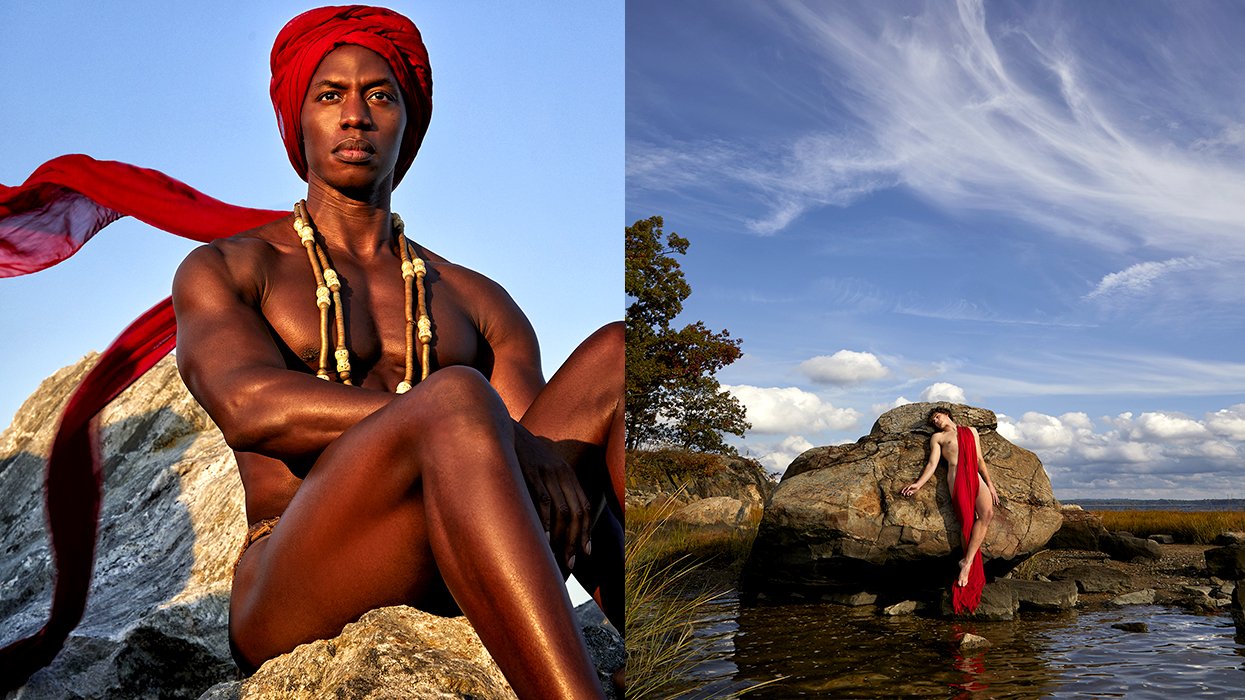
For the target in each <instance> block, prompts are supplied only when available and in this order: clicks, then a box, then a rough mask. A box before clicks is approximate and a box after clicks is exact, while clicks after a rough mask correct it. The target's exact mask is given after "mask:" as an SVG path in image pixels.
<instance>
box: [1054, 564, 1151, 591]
mask: <svg viewBox="0 0 1245 700" xmlns="http://www.w3.org/2000/svg"><path fill="white" fill-rule="evenodd" d="M1050 578H1051V579H1052V580H1055V581H1075V582H1076V587H1077V590H1079V591H1080V592H1081V593H1117V594H1118V593H1125V592H1127V591H1129V590H1131V589H1132V577H1131V576H1129V575H1128V574H1126V573H1124V572H1122V571H1116V570H1115V569H1112V568H1110V567H1107V566H1097V565H1094V564H1079V565H1077V566H1070V567H1068V568H1066V569H1062V570H1060V571H1056V572H1054V573H1052V574H1051V575H1050Z"/></svg>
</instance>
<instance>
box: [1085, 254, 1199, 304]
mask: <svg viewBox="0 0 1245 700" xmlns="http://www.w3.org/2000/svg"><path fill="white" fill-rule="evenodd" d="M1209 266H1210V263H1209V262H1208V261H1206V260H1200V259H1198V258H1194V257H1183V258H1172V259H1171V260H1164V261H1162V262H1144V263H1138V264H1136V265H1132V266H1130V267H1128V268H1125V269H1123V270H1120V271H1119V272H1112V273H1110V274H1108V275H1106V276H1104V277H1103V278H1102V279H1101V280H1100V281H1099V282H1098V284H1097V285H1096V286H1095V287H1094V289H1093V291H1091V292H1090V293H1089V294H1087V295H1085V298H1086V299H1103V298H1110V297H1116V296H1119V295H1128V294H1137V293H1139V292H1143V291H1145V290H1147V289H1149V288H1150V287H1151V286H1152V285H1153V284H1154V283H1155V281H1157V280H1158V279H1160V278H1162V277H1166V276H1168V275H1171V274H1174V273H1177V272H1184V271H1186V270H1201V269H1204V268H1206V267H1209Z"/></svg>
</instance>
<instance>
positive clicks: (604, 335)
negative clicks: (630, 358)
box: [579, 321, 627, 371]
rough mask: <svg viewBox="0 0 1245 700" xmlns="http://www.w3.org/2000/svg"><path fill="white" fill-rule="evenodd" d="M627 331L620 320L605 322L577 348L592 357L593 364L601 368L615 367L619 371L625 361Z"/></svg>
mask: <svg viewBox="0 0 1245 700" xmlns="http://www.w3.org/2000/svg"><path fill="white" fill-rule="evenodd" d="M626 347H627V331H626V326H624V325H623V322H622V321H614V322H612V323H607V324H605V325H604V326H601V327H600V328H598V329H597V330H596V331H595V332H594V333H593V334H592V335H590V336H588V337H587V339H585V340H584V342H582V343H580V346H579V350H580V351H582V352H584V353H585V354H586V355H587V356H588V357H589V358H591V359H592V362H593V364H595V365H596V366H597V367H600V368H601V369H602V370H610V369H617V370H618V371H621V370H622V369H623V366H624V362H625V361H626V354H627V350H626Z"/></svg>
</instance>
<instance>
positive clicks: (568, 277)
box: [0, 0, 624, 425]
mask: <svg viewBox="0 0 1245 700" xmlns="http://www.w3.org/2000/svg"><path fill="white" fill-rule="evenodd" d="M314 6H315V4H314V3H306V2H262V3H257V2H239V1H226V2H212V3H167V2H154V1H152V0H143V1H139V2H125V3H80V2H42V3H38V6H37V9H36V8H35V6H34V5H31V4H29V3H4V4H0V26H3V27H4V28H5V31H4V34H5V38H4V41H3V42H0V68H3V72H4V75H5V80H6V92H7V94H8V96H9V99H8V101H7V102H8V110H7V113H8V114H9V119H8V122H7V124H6V126H5V128H3V129H0V153H3V157H0V183H4V184H6V185H16V184H19V183H20V182H21V181H23V180H25V179H26V177H27V176H28V175H29V174H30V173H31V171H33V170H34V169H35V168H36V167H38V165H39V164H41V163H42V162H44V161H45V160H48V159H50V158H52V157H55V156H58V155H61V154H64V153H75V152H80V153H86V154H89V155H92V156H94V157H97V158H101V159H115V160H123V161H127V162H131V163H134V164H136V165H141V166H145V167H152V168H157V169H160V170H163V171H165V172H166V173H168V174H170V175H172V176H173V177H176V178H178V179H180V180H183V181H184V182H187V183H189V184H191V185H193V186H195V187H197V188H199V189H201V190H202V191H204V192H206V193H208V194H210V195H212V196H215V197H218V198H220V199H224V200H226V201H229V202H232V203H235V204H242V205H247V206H255V207H263V208H271V209H285V208H288V207H292V205H293V203H294V202H295V201H296V200H297V199H299V198H301V197H303V196H305V195H306V185H305V184H304V183H303V182H302V181H301V180H300V179H299V178H298V176H297V175H296V174H295V173H294V172H293V170H292V168H291V167H290V165H289V162H288V160H287V158H286V155H285V151H284V149H283V147H282V145H281V142H280V138H279V135H278V131H277V125H276V120H275V117H274V116H273V110H272V105H271V102H270V100H269V98H268V79H269V72H268V56H269V51H270V50H271V47H272V41H273V39H274V38H275V37H276V34H277V32H278V31H279V30H280V28H281V27H282V25H284V24H285V22H286V21H287V20H289V19H290V18H291V17H293V16H294V15H296V14H298V13H299V12H302V11H303V10H306V9H308V8H310V7H314ZM390 6H391V7H393V8H394V9H396V10H399V11H401V12H403V13H404V14H407V15H408V16H409V17H411V18H412V19H413V20H414V21H415V23H416V24H417V25H419V27H420V29H421V32H422V33H423V37H424V41H425V43H426V44H427V46H428V50H429V54H430V58H431V61H432V67H433V77H434V105H435V106H434V111H433V118H432V124H431V127H430V129H429V132H428V136H427V138H426V139H425V141H424V145H423V148H422V150H421V151H420V154H419V157H418V158H417V159H416V161H415V164H414V166H413V167H412V169H411V171H410V173H409V174H408V175H407V177H406V179H405V180H404V181H403V183H402V185H401V186H400V187H399V188H398V189H397V190H396V191H395V193H394V199H393V205H394V209H395V210H396V211H398V212H399V213H401V214H402V216H403V218H404V219H405V220H406V222H407V232H408V235H409V236H411V237H413V238H415V239H416V240H418V241H420V242H421V243H423V244H425V245H427V246H428V247H429V248H431V249H432V250H435V251H437V252H438V253H440V254H442V255H444V256H446V257H448V258H450V259H451V260H454V261H456V262H460V263H463V264H466V265H467V266H469V267H472V268H474V269H476V270H479V271H481V272H483V273H485V274H486V275H489V276H490V277H492V278H493V279H495V280H497V281H499V282H500V283H501V284H502V285H503V286H504V287H505V288H506V289H507V290H508V291H509V292H510V293H511V295H512V296H513V297H514V298H515V299H516V301H518V303H519V305H520V306H521V307H522V308H523V309H524V310H525V311H526V312H527V314H528V316H529V318H530V319H531V321H532V323H533V325H534V326H535V328H536V331H537V333H538V335H539V336H540V340H541V345H542V350H543V359H544V363H545V367H546V375H549V374H551V373H552V371H553V370H554V369H556V368H557V366H558V365H559V364H561V362H562V360H564V359H565V358H566V356H567V355H569V354H570V352H571V351H572V350H573V349H574V347H575V346H576V345H577V344H578V342H579V341H580V340H582V339H583V338H585V337H586V336H587V335H588V334H590V333H591V332H592V331H593V330H595V329H596V328H598V327H599V326H601V325H602V324H604V323H606V322H608V321H611V320H616V319H619V318H621V317H622V306H623V305H622V299H621V294H620V290H621V288H622V262H621V259H622V239H621V236H620V234H619V225H618V220H617V219H616V218H614V217H615V216H617V215H618V211H619V208H620V206H621V202H622V200H623V162H624V161H623V145H624V140H623V139H624V130H623V87H622V81H623V72H624V66H623V23H624V22H623V11H622V7H621V6H615V4H613V3H602V4H599V5H598V4H591V5H589V4H570V3H557V4H555V3H540V4H536V5H532V6H529V5H527V4H524V5H522V6H520V5H506V4H498V3H458V2H449V1H448V0H447V1H444V2H420V3H413V2H398V3H393V4H391V5H390ZM194 245H196V244H194V243H193V242H190V241H183V240H181V239H177V238H174V237H172V236H169V235H167V234H164V233H162V232H157V231H154V230H153V229H150V228H149V227H146V226H144V225H143V224H140V223H138V222H135V221H133V220H129V219H122V220H121V221H119V222H117V223H115V224H113V225H111V226H109V227H108V228H106V229H105V230H104V231H103V232H102V233H101V234H100V235H99V236H97V237H96V238H95V239H94V240H92V241H91V242H90V243H88V244H87V245H86V247H85V248H83V250H82V251H81V252H80V253H79V254H78V255H77V256H75V257H74V258H71V259H70V260H69V261H67V262H65V263H62V264H61V265H59V266H57V267H54V268H52V269H49V270H46V271H44V272H41V273H39V274H36V275H31V276H29V277H25V278H15V279H2V280H0V327H3V328H5V329H6V332H7V333H8V334H9V338H10V339H9V342H7V343H6V361H5V362H4V363H3V366H0V386H3V389H0V424H5V425H7V423H8V420H9V419H10V417H11V416H12V415H13V414H14V413H15V412H16V411H17V409H18V407H19V406H20V404H21V402H22V401H24V400H25V399H26V397H27V396H28V395H29V394H30V392H31V391H33V390H34V389H35V387H36V386H38V383H39V381H40V380H42V379H43V378H44V377H46V376H47V375H49V374H51V373H52V372H53V371H55V370H56V369H58V368H59V367H62V366H64V365H66V364H69V363H71V362H75V361H77V360H78V359H79V358H81V357H82V355H84V354H85V353H86V352H88V351H90V350H93V349H94V350H102V349H103V348H104V347H106V346H107V345H108V344H109V343H110V342H111V341H112V339H113V338H114V337H115V336H116V334H117V333H118V332H119V331H120V330H121V329H122V328H124V327H125V326H126V324H128V323H129V322H130V321H131V320H133V318H134V317H136V316H137V315H139V314H140V313H142V312H143V311H144V310H146V309H147V308H149V307H150V306H151V305H152V304H154V303H156V302H157V301H159V300H160V299H162V298H164V297H165V296H167V295H168V293H169V286H170V283H171V280H172V275H173V272H174V270H176V268H177V265H178V263H179V262H180V261H181V259H182V258H183V257H184V256H185V255H186V253H187V252H189V251H190V250H191V248H193V247H194Z"/></svg>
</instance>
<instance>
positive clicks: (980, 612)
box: [941, 579, 1020, 620]
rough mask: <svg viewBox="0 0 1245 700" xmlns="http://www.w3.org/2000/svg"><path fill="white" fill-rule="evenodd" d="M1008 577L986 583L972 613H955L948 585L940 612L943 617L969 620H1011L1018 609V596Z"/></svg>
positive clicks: (943, 595)
mask: <svg viewBox="0 0 1245 700" xmlns="http://www.w3.org/2000/svg"><path fill="white" fill-rule="evenodd" d="M1014 583H1015V582H1014V581H1012V580H1010V579H999V580H998V581H995V582H994V583H987V584H986V587H985V588H983V589H982V591H981V604H980V605H978V606H977V610H976V611H975V612H972V613H964V614H956V613H955V612H954V611H953V610H952V606H951V589H950V588H949V587H948V588H947V589H946V590H944V591H943V594H942V605H941V613H942V616H943V617H950V618H955V619H969V620H1011V619H1014V618H1015V617H1016V611H1017V610H1019V609H1020V598H1019V596H1017V594H1016V589H1015V588H1014V587H1013V585H1012V584H1014Z"/></svg>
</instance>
